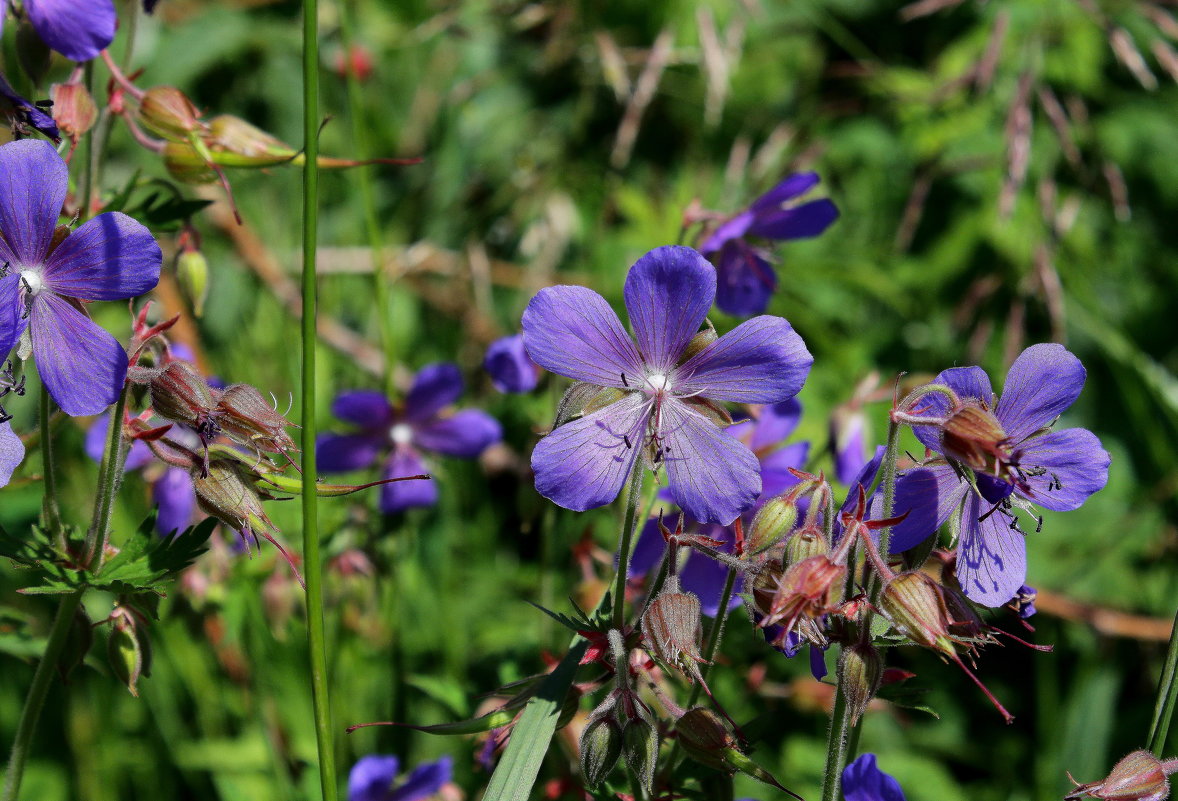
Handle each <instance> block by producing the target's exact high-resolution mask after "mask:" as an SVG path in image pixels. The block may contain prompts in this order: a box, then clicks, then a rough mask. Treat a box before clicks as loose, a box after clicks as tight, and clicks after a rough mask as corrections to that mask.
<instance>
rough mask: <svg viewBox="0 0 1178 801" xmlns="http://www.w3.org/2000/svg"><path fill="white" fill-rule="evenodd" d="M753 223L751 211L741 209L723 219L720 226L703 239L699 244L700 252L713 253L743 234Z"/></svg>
mask: <svg viewBox="0 0 1178 801" xmlns="http://www.w3.org/2000/svg"><path fill="white" fill-rule="evenodd" d="M752 224H753V213H752V212H751V211H742V212H741V213H740V214H737V215H736V216H735V217H732V218H731V219H729V220H725V221H724V222H723V223H721V224H720V227H719V228H717V229H716V230H715V232H714V233H713V234H712V235H711V236H709V237H708V238H707V239H705V240H704V243H703V244H702V245H700V247H699V250H700V253H714V252H716V251H717V250H719V249H720V248H722V247H724V244H725V243H726V242H731V241H732V240H733V239H739V238H740V237H742V236H744V235H745V232H746V231H748V229H749V226H750V225H752Z"/></svg>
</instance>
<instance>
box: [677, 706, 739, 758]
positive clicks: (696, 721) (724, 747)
mask: <svg viewBox="0 0 1178 801" xmlns="http://www.w3.org/2000/svg"><path fill="white" fill-rule="evenodd" d="M675 731H676V732H678V734H679V744H680V745H681V746H683V750H684V751H685V752H686V753H687V755H688V756H689V757H691V758H692V759H694V760H695V761H696V762H699V763H701V764H703V765H707V766H708V767H710V768H716V769H717V770H727V765H726V759H725V758H726V755H727V752H728V750H729V749H732V748H736V738H735V737H734V736H732V732H731V731H729V730H728V726H727V724H725V723H724V721H723V720H721V719H720V716H719V715H717V714H716V713H715V712H713V711H712V710H710V709H707V708H705V707H702V706H697V707H695V708H693V709H689V710H687V711H686V712H684V713H683V716H682V717H681V718H679V722H678V723H676V724H675Z"/></svg>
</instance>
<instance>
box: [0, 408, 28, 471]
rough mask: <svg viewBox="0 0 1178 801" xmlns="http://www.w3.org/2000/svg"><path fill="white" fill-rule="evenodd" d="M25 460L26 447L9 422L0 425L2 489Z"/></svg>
mask: <svg viewBox="0 0 1178 801" xmlns="http://www.w3.org/2000/svg"><path fill="white" fill-rule="evenodd" d="M24 458H25V446H24V443H23V442H21V441H20V437H19V436H17V434H16V432H15V431H13V430H12V424H11V423H9V422H8V421H7V420H6V421H4V422H3V423H0V487H5V486H8V482H9V481H11V480H12V474H13V473H14V472H16V468H17V467H19V466H20V463H21V462H22V461H24Z"/></svg>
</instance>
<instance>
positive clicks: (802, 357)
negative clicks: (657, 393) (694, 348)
mask: <svg viewBox="0 0 1178 801" xmlns="http://www.w3.org/2000/svg"><path fill="white" fill-rule="evenodd" d="M813 362H814V357H813V356H811V355H810V352H809V351H808V350H806V345H805V343H804V342H802V338H801V337H800V336H798V334H797V332H795V331H794V330H793V328H791V327H790V324H789V323H788V322H786V321H785V320H784V319H782V318H780V317H769V316H765V317H754V318H753V319H751V320H746V321H745V322H743V323H741V324H740V325H738V326H737V327H736V328H734V329H732V330H731V331H729V332H728V333H727V334H725V335H724V336H722V337H720V338H719V339H718V340H716V341H715V342H713V343H712V344H711V345H709V346H708V347H707V348H705V349H704V350H702V351H701V352H699V353H698V354H696V355H695V356H693V357H692V358H691V359H689V360H688V361H687V362H686V363H685V364H684V365H683V366H682V367H680V368H679V370H678V371H677V374H678V375H679V376H682V378H679V379H677V380H676V381H675V384H674V388H675V394H676V395H679V396H683V395H691V394H695V393H698V394H699V395H701V396H703V397H705V398H711V399H714V400H722V401H732V402H734V403H779V402H781V401H784V400H788V399H789V398H792V397H793V396H794V395H796V394H798V390H800V389H801V388H802V384H804V383H805V381H806V376H807V375H808V374H809V372H810V365H811V364H812V363H813Z"/></svg>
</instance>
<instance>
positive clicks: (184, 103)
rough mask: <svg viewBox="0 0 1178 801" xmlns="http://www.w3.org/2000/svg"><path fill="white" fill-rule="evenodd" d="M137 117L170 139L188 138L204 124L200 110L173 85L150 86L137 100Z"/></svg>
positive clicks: (182, 140)
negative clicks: (141, 97)
mask: <svg viewBox="0 0 1178 801" xmlns="http://www.w3.org/2000/svg"><path fill="white" fill-rule="evenodd" d="M139 121H140V122H141V123H143V125H144V126H145V127H146V128H148V129H149V130H150V131H152V132H153V133H155V134H157V135H159V136H162V137H164V139H168V140H170V141H173V142H184V141H187V140H188V138H189V136H190V135H192V134H193V133H196V132H198V131H200V130H202V129H203V128H204V127H205V126H204V123H202V122H201V121H200V111H198V110H197V108H196V106H194V105H193V104H192V101H191V100H189V99H188V97H187V96H186V95H185V94H184V93H183V92H181V91H180V90H179V89H177V88H176V87H174V86H153V87H152V88H150V89H148V90H147V91H146V92H144V93H143V99H142V100H140V101H139Z"/></svg>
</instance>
